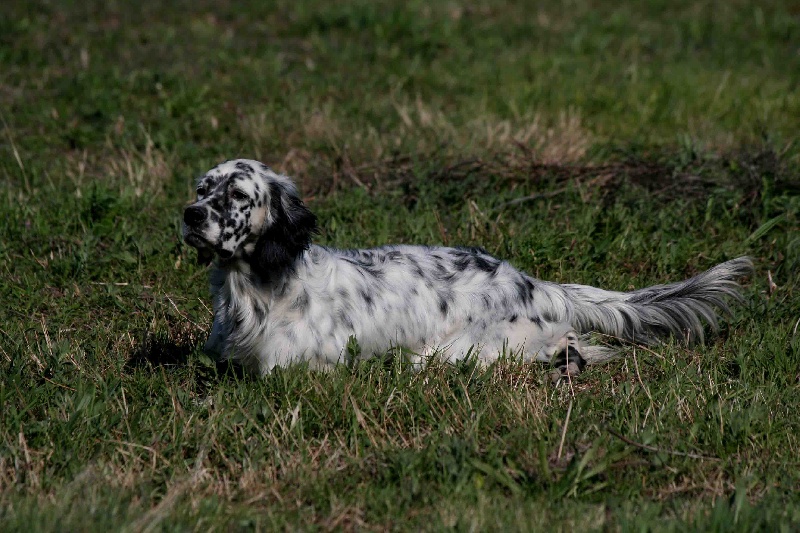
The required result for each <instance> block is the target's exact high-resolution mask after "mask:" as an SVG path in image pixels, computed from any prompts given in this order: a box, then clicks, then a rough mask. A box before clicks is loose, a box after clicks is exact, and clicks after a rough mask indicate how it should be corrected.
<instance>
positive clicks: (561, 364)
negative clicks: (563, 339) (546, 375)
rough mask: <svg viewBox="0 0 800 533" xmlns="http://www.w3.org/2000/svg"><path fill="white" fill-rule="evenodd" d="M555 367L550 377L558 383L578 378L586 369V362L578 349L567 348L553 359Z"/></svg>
mask: <svg viewBox="0 0 800 533" xmlns="http://www.w3.org/2000/svg"><path fill="white" fill-rule="evenodd" d="M553 366H554V367H555V369H554V370H553V371H552V372H551V373H550V377H551V379H552V380H553V382H554V383H558V382H559V381H560V380H562V379H564V378H568V379H571V378H574V377H577V376H578V374H580V373H581V372H583V369H584V368H586V360H585V359H584V358H583V357H582V356H581V352H580V351H578V349H577V348H575V347H574V346H567V347H566V349H564V350H561V351H560V352H558V353H557V354H556V355H555V357H553Z"/></svg>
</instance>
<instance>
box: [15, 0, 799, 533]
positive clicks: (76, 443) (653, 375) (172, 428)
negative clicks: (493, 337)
mask: <svg viewBox="0 0 800 533" xmlns="http://www.w3.org/2000/svg"><path fill="white" fill-rule="evenodd" d="M7 4H9V5H4V16H3V17H1V18H0V118H2V123H0V129H2V131H0V137H1V138H2V139H3V141H2V142H0V219H2V220H3V222H2V223H0V301H2V303H3V305H2V306H0V376H2V377H0V526H2V529H3V530H4V531H12V530H31V529H35V530H87V529H88V530H104V529H105V530H118V529H129V530H147V531H152V530H154V529H156V530H157V529H166V530H176V529H182V530H188V529H192V530H208V529H224V530H239V529H241V530H250V529H257V530H271V529H279V528H280V529H284V528H285V529H289V528H292V529H293V528H296V527H298V526H300V527H303V528H304V529H312V528H317V529H387V528H398V529H424V530H436V529H443V528H446V527H456V528H458V529H465V530H466V529H489V530H492V529H495V530H499V529H504V530H505V529H512V530H513V529H516V530H537V529H544V528H548V529H559V530H588V529H609V530H625V531H628V530H659V531H661V530H664V531H684V530H703V531H730V530H778V529H779V527H783V528H784V529H785V530H791V529H796V528H797V527H798V526H800V497H798V494H800V492H798V491H800V437H798V435H800V418H798V412H800V326H798V323H799V321H800V296H799V295H798V291H800V277H799V276H798V271H800V145H798V143H797V134H798V131H800V92H799V91H798V89H797V87H798V86H799V85H800V54H798V48H797V43H798V42H800V11H798V8H797V6H796V5H794V4H792V3H789V2H786V3H781V2H761V3H759V6H758V7H756V6H753V5H751V3H749V2H724V3H722V2H707V3H703V2H663V3H662V2H648V3H633V2H631V3H628V4H625V5H621V4H619V3H617V2H585V1H575V2H569V3H567V4H558V5H556V3H552V5H550V4H543V5H541V6H536V7H535V8H531V7H529V3H526V2H502V1H498V0H489V1H487V2H482V3H480V4H479V5H477V7H469V8H467V7H464V6H459V4H457V3H454V2H410V3H409V2H399V1H394V0H386V1H381V2H366V1H365V2H361V1H359V2H353V3H350V4H348V5H347V6H333V4H331V5H328V3H324V2H311V1H300V2H283V1H281V2H277V3H263V2H237V3H235V4H230V5H227V3H223V4H220V3H219V2H169V3H164V2H151V1H149V0H145V1H142V2H138V3H137V4H136V5H135V6H132V7H127V4H125V3H120V4H118V5H115V4H109V3H106V2H97V3H95V4H92V5H85V4H78V3H75V4H72V3H70V2H60V3H46V2H7ZM471 4H474V3H471ZM268 6H269V7H268ZM233 157H256V158H260V159H262V160H264V161H265V162H267V163H268V164H271V165H273V166H274V167H275V168H278V169H280V170H282V171H285V172H288V173H290V174H292V175H293V176H295V177H296V178H297V179H298V181H299V182H300V185H301V188H302V189H303V191H304V194H305V197H306V199H307V202H308V204H309V205H310V207H311V208H312V209H313V210H314V211H315V212H316V213H317V214H318V215H319V217H320V221H321V224H322V228H323V232H322V235H321V237H320V242H322V243H325V244H329V245H334V246H341V247H349V246H359V247H361V246H371V245H377V244H382V243H386V242H403V243H430V244H434V243H444V244H464V245H480V246H484V247H486V248H487V249H488V250H489V251H490V252H492V253H494V254H496V255H498V256H501V257H503V258H506V259H508V260H510V261H511V262H512V263H513V264H515V265H516V266H518V267H520V268H523V269H525V270H527V271H528V272H530V273H531V274H533V275H536V276H539V277H542V278H545V279H551V280H555V281H564V282H579V283H587V284H593V285H600V286H603V287H606V288H610V289H620V290H625V289H627V288H629V287H632V286H645V285H648V284H653V283H661V282H664V281H668V280H677V279H680V278H684V277H686V276H690V275H692V274H694V273H697V272H699V271H700V270H703V269H705V268H707V267H709V266H711V265H712V264H714V263H716V262H719V261H722V260H725V259H729V258H732V257H735V256H738V255H742V254H749V255H752V256H753V257H754V258H755V259H756V265H757V268H756V272H755V274H754V276H753V278H752V279H751V280H748V282H747V284H746V288H745V295H746V304H745V305H742V306H740V307H738V308H737V309H736V311H735V313H734V316H733V317H730V318H728V319H726V320H725V321H724V322H723V324H722V329H721V331H720V332H719V333H718V334H716V335H712V336H710V338H709V340H708V342H707V344H706V345H704V346H694V347H686V346H682V345H680V344H677V343H674V342H670V343H667V344H666V345H664V346H660V347H657V348H656V349H654V350H652V351H650V350H644V349H641V348H635V347H632V346H631V347H626V348H625V353H626V357H625V358H623V359H620V360H618V361H614V362H612V363H610V364H608V365H605V366H601V367H595V368H592V369H590V370H589V371H588V372H587V373H585V374H583V375H581V376H580V377H579V379H578V380H577V381H576V382H575V383H574V384H573V386H572V387H569V386H559V387H555V386H553V384H552V383H551V382H550V380H549V378H548V369H547V368H545V367H542V366H538V365H523V364H521V363H519V362H517V361H513V360H512V361H502V362H500V363H498V364H497V365H494V366H492V367H490V368H488V369H485V370H481V369H476V368H475V367H474V366H473V365H471V364H462V365H457V366H447V365H432V366H431V367H430V368H427V369H425V370H423V371H421V372H418V373H414V372H409V371H408V370H407V369H404V368H402V366H401V364H400V363H399V362H398V363H395V364H393V365H388V366H387V365H384V364H383V363H381V362H366V363H361V364H359V365H357V366H355V367H344V366H343V367H341V368H338V369H337V370H335V371H334V372H332V373H329V374H318V373H313V372H310V371H308V370H307V369H306V368H304V367H302V366H297V367H292V368H288V369H283V370H280V371H277V372H275V373H274V374H272V375H270V376H267V377H266V378H264V379H253V378H246V377H243V376H241V375H239V374H237V372H236V371H235V369H225V368H218V367H217V366H215V365H214V364H213V363H212V362H210V361H209V360H208V359H207V358H205V357H204V356H203V355H202V354H201V351H200V346H201V345H202V342H203V341H204V339H205V335H206V332H207V329H208V327H209V325H210V316H209V315H210V313H209V311H208V306H209V305H210V302H209V299H208V296H207V282H206V271H205V270H204V269H203V268H201V267H198V266H196V265H195V264H194V258H195V255H194V252H193V250H191V249H190V248H188V247H187V246H186V245H184V244H183V243H182V242H181V240H180V215H181V210H182V207H183V205H184V204H185V203H186V202H187V201H189V200H190V198H191V197H192V189H193V180H194V178H195V177H196V176H197V175H199V174H200V173H202V172H203V171H205V170H207V169H208V168H210V167H211V166H213V165H214V164H216V163H217V162H219V161H221V160H223V159H227V158H233ZM537 194H538V195H541V196H539V197H538V199H534V200H530V201H527V202H524V203H522V204H520V205H516V206H507V205H506V202H509V201H511V200H513V199H515V198H520V197H524V196H528V195H537ZM768 276H771V279H772V280H773V281H774V283H775V284H776V288H772V289H771V288H770V285H769V282H768V279H770V278H769V277H768Z"/></svg>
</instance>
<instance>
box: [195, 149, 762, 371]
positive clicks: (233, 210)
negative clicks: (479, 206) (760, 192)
mask: <svg viewBox="0 0 800 533" xmlns="http://www.w3.org/2000/svg"><path fill="white" fill-rule="evenodd" d="M183 220H184V226H183V236H184V239H185V241H186V242H187V243H188V244H190V245H191V246H193V247H195V248H197V250H198V254H199V255H198V257H199V259H200V260H201V261H203V262H208V261H211V260H212V259H213V260H214V267H213V270H212V273H211V292H212V296H213V301H214V303H213V306H214V323H213V326H212V330H211V334H210V336H209V339H208V342H207V343H206V345H205V350H206V352H207V353H209V354H211V355H214V356H215V357H217V358H219V359H223V360H225V359H231V360H235V361H238V362H240V363H242V364H243V365H244V366H245V367H247V368H248V369H249V370H251V371H253V372H255V373H260V374H265V373H268V372H269V371H270V370H271V369H272V368H273V367H275V366H284V365H287V364H289V363H291V362H293V361H307V362H309V363H310V364H311V365H312V366H314V367H326V366H331V365H334V364H336V363H338V362H342V361H343V360H344V358H345V357H346V356H347V347H348V345H349V343H352V340H351V339H353V338H355V340H356V341H357V345H358V346H359V348H360V350H361V354H362V355H363V356H365V357H368V356H371V355H376V354H386V353H387V352H388V351H389V350H390V349H391V348H392V347H402V348H403V349H404V350H405V351H406V353H408V354H410V355H409V357H410V358H411V359H412V361H413V362H414V363H420V362H422V361H423V360H425V358H427V357H429V356H431V355H436V356H439V357H441V358H443V359H444V360H448V361H456V360H459V359H462V358H465V357H468V356H474V357H477V359H478V361H480V362H482V363H488V362H491V361H494V360H495V359H497V358H498V357H499V356H500V355H501V354H516V355H521V356H522V357H523V359H524V360H537V361H544V362H551V363H552V364H553V365H554V366H556V367H557V368H558V369H559V370H560V371H561V372H562V374H566V375H575V374H577V373H578V372H580V371H581V370H582V369H583V368H584V365H585V364H587V363H593V362H598V361H600V360H603V359H607V358H608V357H609V356H610V350H609V349H608V348H603V347H600V346H590V345H588V344H586V343H585V342H584V340H583V339H584V338H582V337H581V336H580V335H583V334H587V333H589V332H592V331H596V332H601V333H605V334H608V335H611V336H614V337H618V338H620V339H623V340H628V341H633V342H637V343H643V344H652V343H654V342H657V340H658V339H661V338H664V337H666V336H668V335H670V334H673V335H675V336H676V337H680V338H682V339H687V338H688V339H690V340H692V339H698V340H702V336H703V325H702V322H701V319H703V320H705V321H706V322H707V323H709V324H710V325H711V327H716V317H717V313H716V310H717V309H719V310H723V311H727V309H728V307H727V304H726V299H727V298H728V297H733V298H740V296H739V286H738V285H737V280H738V279H739V278H740V277H742V276H744V275H746V274H748V273H749V272H750V271H751V270H752V262H751V261H750V259H749V258H747V257H740V258H738V259H733V260H731V261H728V262H726V263H722V264H720V265H717V266H715V267H713V268H712V269H710V270H708V271H706V272H704V273H702V274H699V275H697V276H695V277H693V278H691V279H689V280H686V281H683V282H679V283H673V284H669V285H658V286H654V287H649V288H646V289H641V290H636V291H632V292H614V291H607V290H603V289H597V288H594V287H589V286H585V285H571V284H566V285H559V284H555V283H549V282H546V281H540V280H537V279H534V278H532V277H531V276H528V275H527V274H525V273H523V272H520V271H519V270H517V269H516V268H514V267H513V266H511V265H510V264H508V263H507V262H505V261H501V260H499V259H496V258H495V257H492V256H491V255H489V254H488V253H487V252H486V251H485V250H483V249H481V248H445V247H437V246H408V245H398V246H383V247H380V248H374V249H369V250H337V249H333V248H326V247H323V246H316V245H312V244H311V238H312V236H313V235H314V234H315V233H316V231H317V220H316V217H315V216H314V214H313V213H311V211H309V210H308V209H307V208H306V206H305V205H303V202H302V200H301V199H300V197H299V196H298V191H297V188H296V186H295V184H294V183H293V182H292V181H291V179H290V178H288V177H287V176H283V175H280V174H278V173H276V172H273V171H272V170H270V169H269V168H268V167H267V166H265V165H264V164H262V163H260V162H258V161H252V160H246V159H237V160H233V161H227V162H225V163H222V164H220V165H218V166H216V167H215V168H213V169H212V170H210V171H209V172H208V173H207V174H205V175H204V176H202V177H201V178H200V179H199V180H198V182H197V201H196V202H194V203H193V204H191V205H190V206H189V207H187V208H186V210H185V211H184V214H183ZM350 346H352V344H350Z"/></svg>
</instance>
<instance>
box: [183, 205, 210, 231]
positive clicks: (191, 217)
mask: <svg viewBox="0 0 800 533" xmlns="http://www.w3.org/2000/svg"><path fill="white" fill-rule="evenodd" d="M205 219H206V210H205V209H203V208H202V207H198V206H196V205H190V206H189V207H187V208H186V210H185V211H184V212H183V221H184V222H186V224H188V225H189V226H196V225H197V224H200V223H201V222H203V221H204V220H205Z"/></svg>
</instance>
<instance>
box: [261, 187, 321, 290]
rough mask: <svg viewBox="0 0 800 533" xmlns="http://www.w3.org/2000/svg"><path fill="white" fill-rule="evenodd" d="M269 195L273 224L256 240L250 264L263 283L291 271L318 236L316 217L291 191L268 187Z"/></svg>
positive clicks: (283, 188)
mask: <svg viewBox="0 0 800 533" xmlns="http://www.w3.org/2000/svg"><path fill="white" fill-rule="evenodd" d="M269 192H270V210H271V213H272V224H270V226H269V227H268V228H266V229H265V230H264V232H263V233H262V234H261V236H260V237H259V238H258V241H257V242H256V247H255V250H254V251H253V255H252V258H251V260H250V266H251V267H252V268H253V270H254V271H255V273H256V274H258V275H259V276H260V277H261V278H262V279H266V278H269V277H270V276H275V275H277V274H279V273H280V272H283V271H284V270H286V269H288V268H291V266H292V265H293V264H294V262H295V260H296V259H297V258H298V257H299V256H300V254H302V253H303V252H304V251H306V250H308V247H309V246H310V245H311V238H312V237H313V236H314V234H315V233H317V217H316V215H314V213H312V212H311V211H309V210H308V208H307V207H306V206H305V205H304V204H303V201H302V200H301V199H300V198H299V197H298V196H297V195H296V194H295V193H294V191H288V190H287V189H286V188H285V187H284V186H282V185H279V184H277V183H270V185H269Z"/></svg>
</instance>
